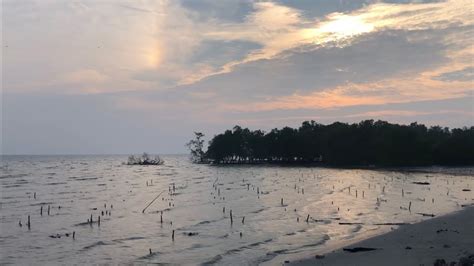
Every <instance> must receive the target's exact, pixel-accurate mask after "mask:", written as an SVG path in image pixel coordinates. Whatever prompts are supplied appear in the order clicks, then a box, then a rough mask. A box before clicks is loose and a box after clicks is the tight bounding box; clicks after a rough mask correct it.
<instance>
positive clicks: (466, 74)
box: [435, 67, 474, 81]
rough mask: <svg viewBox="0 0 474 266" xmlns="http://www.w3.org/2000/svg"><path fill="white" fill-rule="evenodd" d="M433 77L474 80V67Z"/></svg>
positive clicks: (451, 79) (450, 79)
mask: <svg viewBox="0 0 474 266" xmlns="http://www.w3.org/2000/svg"><path fill="white" fill-rule="evenodd" d="M435 79H438V80H442V81H474V67H466V68H464V69H461V70H457V71H452V72H447V73H443V74H440V75H439V76H436V77H435Z"/></svg>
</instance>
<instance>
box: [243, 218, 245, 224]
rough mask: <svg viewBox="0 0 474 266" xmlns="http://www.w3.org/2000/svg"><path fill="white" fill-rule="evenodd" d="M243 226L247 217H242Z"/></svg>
mask: <svg viewBox="0 0 474 266" xmlns="http://www.w3.org/2000/svg"><path fill="white" fill-rule="evenodd" d="M242 224H245V216H244V217H242Z"/></svg>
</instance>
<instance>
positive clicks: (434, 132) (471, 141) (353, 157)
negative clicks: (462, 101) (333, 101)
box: [205, 120, 474, 166]
mask: <svg viewBox="0 0 474 266" xmlns="http://www.w3.org/2000/svg"><path fill="white" fill-rule="evenodd" d="M205 157H206V159H208V160H211V161H213V162H215V163H224V164H226V163H315V162H322V163H324V164H327V165H347V166H350V165H359V166H368V165H376V166H417V165H420V166H421V165H434V164H436V165H474V127H470V128H466V127H465V128H462V129H453V130H449V129H448V128H441V127H439V126H435V127H431V128H427V127H426V126H424V125H422V124H418V123H412V124H410V125H398V124H390V123H388V122H385V121H374V120H365V121H362V122H360V123H358V124H347V123H340V122H335V123H333V124H330V125H321V124H318V123H316V122H314V121H310V122H308V121H306V122H303V124H302V125H301V126H300V127H299V128H298V129H293V128H289V127H284V128H282V129H273V130H271V131H270V132H267V133H265V132H263V131H261V130H256V131H251V130H249V129H247V128H244V129H243V128H241V127H239V126H235V127H234V128H233V129H232V130H227V131H225V132H224V133H223V134H219V135H216V136H215V137H214V138H213V139H212V140H211V141H210V142H209V148H208V150H207V152H206V153H205Z"/></svg>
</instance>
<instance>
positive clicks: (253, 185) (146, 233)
mask: <svg viewBox="0 0 474 266" xmlns="http://www.w3.org/2000/svg"><path fill="white" fill-rule="evenodd" d="M162 158H163V159H164V160H165V164H164V165H160V166H129V165H124V164H123V162H125V161H126V160H127V156H124V155H122V156H119V155H114V156H109V155H108V156H105V155H104V156H96V155H94V156H3V157H2V169H1V175H0V182H1V203H0V213H1V224H0V226H1V227H0V263H1V264H8V263H15V264H48V265H50V264H91V263H106V264H107V263H110V264H116V263H137V264H141V263H143V264H146V263H174V264H222V265H234V264H235V265H245V264H248V265H254V264H259V263H265V262H266V263H269V262H270V264H273V263H277V262H280V261H283V260H284V259H285V258H286V257H288V256H291V255H294V254H303V253H305V252H311V253H313V254H316V253H318V252H320V251H322V250H326V249H327V248H328V247H331V246H338V245H341V244H343V243H346V242H347V241H350V240H351V239H357V238H360V237H361V236H364V235H367V234H370V233H374V232H382V231H387V230H390V229H393V228H394V227H396V225H394V223H413V222H418V221H421V220H424V219H431V218H432V217H431V215H434V216H439V215H442V214H445V213H448V212H451V211H455V210H459V209H461V208H462V206H465V205H470V204H472V203H473V202H474V199H473V198H474V194H473V192H472V189H474V168H417V169H399V170H393V169H392V170H380V169H379V170H375V169H374V170H360V169H334V168H323V167H289V166H269V165H238V166H237V165H235V166H212V165H203V164H192V163H190V162H189V159H188V157H187V156H184V155H182V156H180V155H173V156H162ZM408 170H409V171H408ZM414 182H422V183H414ZM425 182H426V183H425ZM153 200H154V201H153ZM410 202H411V203H410ZM150 203H151V204H150ZM147 206H148V207H147ZM41 207H42V208H43V213H42V215H41V214H40V209H41ZM146 207H147V208H146ZM48 208H49V209H50V213H49V215H48ZM145 208H146V209H145ZM144 209H145V210H144ZM230 211H232V221H231V219H230ZM91 215H92V221H93V222H92V223H90V220H89V219H90V217H91ZM308 215H309V217H308ZM28 216H30V226H29V228H28V225H27V219H28ZM99 216H100V219H101V220H100V221H101V222H100V225H99V224H98V223H97V220H98V217H99ZM244 217H245V218H244ZM88 220H89V221H88ZM20 223H21V226H20ZM173 230H174V232H175V233H174V234H175V235H174V239H173V238H172V234H173ZM73 232H75V238H74V239H73V238H72V233H73ZM150 251H151V253H150Z"/></svg>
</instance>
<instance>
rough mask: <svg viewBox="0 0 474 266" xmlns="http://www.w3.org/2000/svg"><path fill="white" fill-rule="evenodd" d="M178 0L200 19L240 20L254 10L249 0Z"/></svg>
mask: <svg viewBox="0 0 474 266" xmlns="http://www.w3.org/2000/svg"><path fill="white" fill-rule="evenodd" d="M180 2H181V5H182V6H183V7H185V8H187V9H188V10H190V11H192V12H193V14H194V16H195V17H196V18H197V19H198V20H201V21H205V20H214V19H217V20H220V21H232V22H242V21H244V20H245V17H246V16H247V15H248V14H250V13H251V12H252V11H253V10H254V8H253V1H251V0H219V1H214V0H180Z"/></svg>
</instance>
